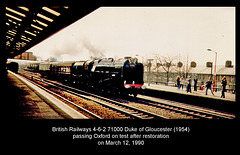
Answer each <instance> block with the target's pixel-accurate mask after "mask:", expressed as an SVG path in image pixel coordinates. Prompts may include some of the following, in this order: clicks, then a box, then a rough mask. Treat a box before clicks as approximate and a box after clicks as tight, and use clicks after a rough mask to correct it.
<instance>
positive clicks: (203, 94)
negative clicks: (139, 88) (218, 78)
mask: <svg viewBox="0 0 240 155" xmlns="http://www.w3.org/2000/svg"><path fill="white" fill-rule="evenodd" d="M145 85H146V87H147V89H154V90H161V91H167V92H173V93H180V94H185V95H194V96H201V97H207V98H213V99H220V100H228V101H236V94H232V93H228V92H225V98H221V93H222V92H221V91H217V92H213V94H214V96H213V94H212V93H211V91H210V90H208V92H207V95H206V89H203V90H199V89H198V90H197V91H193V88H192V89H191V93H190V92H188V93H187V91H186V87H184V88H183V89H182V88H180V89H178V88H177V87H172V86H165V85H156V84H150V86H148V83H145Z"/></svg>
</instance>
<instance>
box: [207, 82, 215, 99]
mask: <svg viewBox="0 0 240 155" xmlns="http://www.w3.org/2000/svg"><path fill="white" fill-rule="evenodd" d="M208 89H210V90H211V92H212V94H213V91H212V81H211V79H210V78H209V79H208V81H207V82H206V95H207V91H208ZM213 96H214V94H213Z"/></svg>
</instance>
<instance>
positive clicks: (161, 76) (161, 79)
mask: <svg viewBox="0 0 240 155" xmlns="http://www.w3.org/2000/svg"><path fill="white" fill-rule="evenodd" d="M144 68H145V73H144V81H145V82H147V76H148V75H149V78H150V81H151V83H162V84H166V82H167V73H166V71H165V70H164V69H163V68H162V67H158V68H157V67H152V69H151V73H149V72H148V71H147V66H145V67H144ZM211 72H212V80H213V74H214V69H212V71H211V67H207V66H206V65H202V66H201V65H197V66H196V67H189V69H188V71H186V70H185V71H183V69H180V68H179V67H177V65H176V66H172V67H171V68H170V72H169V75H168V77H169V82H170V84H171V83H176V77H177V76H180V77H184V78H186V76H188V75H190V76H191V77H192V79H194V76H197V78H198V86H201V85H205V83H206V81H207V80H208V78H209V77H211ZM224 76H225V77H226V79H227V89H233V90H235V88H236V68H235V66H232V65H230V66H226V65H225V66H224V65H218V66H217V67H216V81H215V83H216V87H218V88H221V81H222V78H223V77H224ZM192 83H193V82H192Z"/></svg>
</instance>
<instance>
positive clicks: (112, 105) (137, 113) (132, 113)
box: [25, 73, 167, 119]
mask: <svg viewBox="0 0 240 155" xmlns="http://www.w3.org/2000/svg"><path fill="white" fill-rule="evenodd" d="M25 76H28V77H29V78H31V79H34V80H38V81H39V82H42V83H45V84H46V85H50V86H51V87H55V88H57V89H61V90H64V91H65V92H68V93H70V94H72V95H75V96H78V97H81V98H84V99H86V100H90V101H93V102H95V103H98V104H100V105H102V106H104V107H106V108H108V109H110V110H113V111H116V112H118V113H121V114H124V115H125V116H126V118H131V119H167V117H164V116H161V115H158V114H155V113H151V112H149V111H146V110H143V109H139V108H136V107H132V106H129V105H126V104H123V103H121V102H117V101H114V100H111V99H108V98H105V97H102V96H99V95H96V94H92V93H89V92H86V91H82V90H79V89H76V88H73V87H70V86H67V85H63V84H60V83H58V82H53V81H51V80H47V79H42V78H40V77H38V76H34V77H33V75H27V74H26V73H25ZM37 85H39V84H37ZM39 86H40V85H39ZM40 87H41V88H43V89H44V90H46V89H47V88H45V87H43V86H40ZM46 91H48V92H50V93H52V94H54V95H56V96H57V97H59V98H61V99H63V100H64V101H66V102H68V103H70V104H71V105H74V106H77V108H80V107H79V106H78V105H77V104H75V103H73V102H71V101H69V100H67V99H65V98H63V97H62V96H60V95H58V94H56V93H54V92H52V91H50V90H49V89H47V90H46ZM81 110H83V109H82V108H81ZM84 111H85V110H84ZM87 113H89V112H87ZM90 115H93V114H90ZM94 117H96V116H94ZM96 118H100V117H96Z"/></svg>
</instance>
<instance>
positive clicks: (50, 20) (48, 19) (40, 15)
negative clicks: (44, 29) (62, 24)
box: [37, 13, 53, 22]
mask: <svg viewBox="0 0 240 155" xmlns="http://www.w3.org/2000/svg"><path fill="white" fill-rule="evenodd" d="M37 16H38V17H41V18H42V19H45V20H47V21H49V22H53V19H51V18H49V17H47V16H44V15H42V14H40V13H38V14H37Z"/></svg>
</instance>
